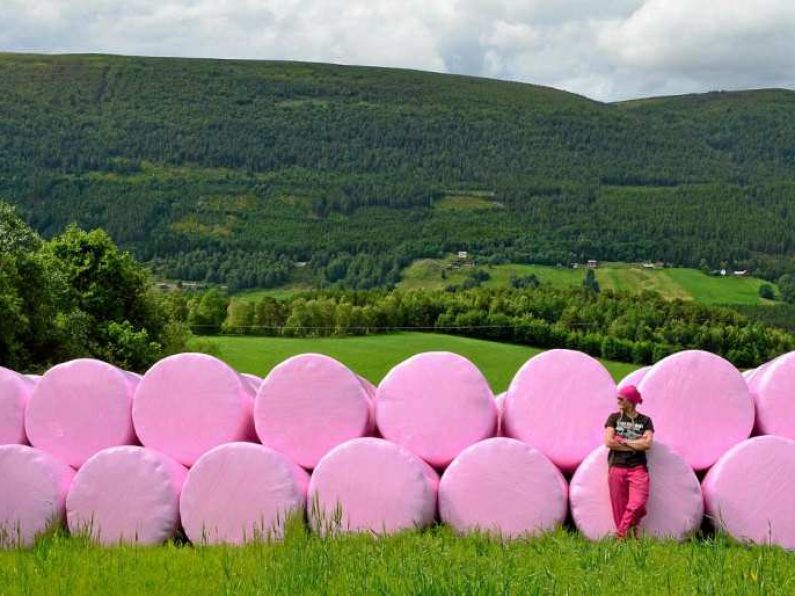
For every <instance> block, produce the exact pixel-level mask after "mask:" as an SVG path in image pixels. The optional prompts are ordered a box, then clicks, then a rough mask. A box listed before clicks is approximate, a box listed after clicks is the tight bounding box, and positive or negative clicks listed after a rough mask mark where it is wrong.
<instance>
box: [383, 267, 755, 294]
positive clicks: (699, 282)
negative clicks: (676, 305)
mask: <svg viewBox="0 0 795 596" xmlns="http://www.w3.org/2000/svg"><path fill="white" fill-rule="evenodd" d="M453 262H455V259H454V258H448V259H419V260H416V261H414V262H413V263H411V264H410V265H409V266H408V267H406V269H405V270H404V271H403V278H402V280H401V281H400V283H399V284H398V287H399V288H401V289H406V290H408V289H433V290H438V289H443V288H445V287H446V286H448V285H455V284H461V283H463V282H464V281H465V280H466V277H467V274H468V273H469V272H471V271H473V268H472V267H467V266H461V267H460V268H455V267H454V268H450V267H448V265H449V264H450V263H453ZM478 268H479V269H482V270H483V271H486V272H488V274H489V275H490V276H491V279H489V280H488V281H485V282H483V286H485V287H506V286H508V285H509V284H510V280H511V277H512V276H516V277H522V276H526V275H530V274H533V275H535V276H536V277H538V279H539V281H540V282H541V283H542V284H546V285H549V286H552V287H555V288H569V287H579V286H581V285H582V281H583V278H584V277H585V273H586V271H587V269H586V268H585V267H578V268H577V269H572V268H571V267H550V266H547V265H520V264H515V263H514V264H505V265H483V266H479V267H478ZM595 273H596V280H597V281H598V282H599V285H600V286H601V288H602V289H610V290H618V291H625V292H642V291H645V290H650V291H654V292H659V293H660V294H661V295H662V296H664V297H666V298H668V299H671V300H673V299H677V298H679V299H682V300H695V301H697V302H703V303H706V304H766V303H770V301H769V300H764V299H762V298H760V297H759V286H761V285H762V284H764V283H768V282H766V281H765V280H762V279H758V278H755V277H734V276H731V275H729V276H725V277H722V276H717V277H716V276H711V275H706V274H705V273H703V272H701V271H698V270H696V269H686V268H680V267H677V268H666V269H645V268H643V267H641V266H640V265H630V264H628V263H605V264H602V265H600V267H599V268H598V269H596V270H595Z"/></svg>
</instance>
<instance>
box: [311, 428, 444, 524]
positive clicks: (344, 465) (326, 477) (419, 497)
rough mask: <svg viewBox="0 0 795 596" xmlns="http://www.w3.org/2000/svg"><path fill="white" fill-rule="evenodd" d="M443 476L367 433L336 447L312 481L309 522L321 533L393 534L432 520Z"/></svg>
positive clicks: (398, 446) (406, 452)
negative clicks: (440, 476) (362, 436)
mask: <svg viewBox="0 0 795 596" xmlns="http://www.w3.org/2000/svg"><path fill="white" fill-rule="evenodd" d="M438 485H439V477H438V476H437V474H436V472H435V471H434V470H433V468H431V467H430V466H429V465H428V464H426V463H425V462H424V461H423V460H421V459H420V458H418V457H417V456H415V455H414V454H413V453H411V451H409V450H408V449H406V448H405V447H402V446H400V445H397V444H396V443H391V442H389V441H385V440H384V439H376V438H372V437H366V438H361V439H354V440H352V441H348V442H347V443H343V444H342V445H339V446H338V447H335V448H334V449H332V450H331V451H330V452H329V453H327V454H326V456H325V457H324V458H323V459H321V460H320V462H319V463H318V465H317V467H316V468H315V470H314V472H313V473H312V478H311V480H310V482H309V503H310V516H309V518H310V522H311V523H312V525H313V527H314V528H315V529H316V530H317V531H319V532H321V533H326V532H335V531H342V532H361V531H370V532H374V533H392V532H397V531H400V530H403V529H408V528H421V527H424V526H427V525H429V524H430V523H431V522H433V519H434V516H435V514H436V495H437V490H438Z"/></svg>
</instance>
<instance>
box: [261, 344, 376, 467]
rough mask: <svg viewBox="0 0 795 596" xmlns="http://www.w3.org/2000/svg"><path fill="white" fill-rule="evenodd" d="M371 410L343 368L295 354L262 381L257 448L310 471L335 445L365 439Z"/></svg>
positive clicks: (359, 385)
mask: <svg viewBox="0 0 795 596" xmlns="http://www.w3.org/2000/svg"><path fill="white" fill-rule="evenodd" d="M371 410H372V405H371V400H370V397H369V396H368V394H367V390H366V387H365V386H364V385H363V384H362V382H361V380H360V379H359V377H357V376H356V375H355V374H354V373H353V372H351V371H350V370H349V369H348V368H347V367H346V366H345V365H344V364H342V363H340V362H338V361H337V360H335V359H333V358H330V357H328V356H323V355H321V354H301V355H299V356H293V357H292V358H288V359H287V360H285V361H284V362H282V363H281V364H279V365H278V366H276V367H275V368H274V369H273V370H271V372H270V373H269V374H268V376H267V377H265V380H264V381H263V382H262V385H261V386H260V388H259V391H258V392H257V397H256V401H255V404H254V424H255V426H256V430H257V435H258V436H259V439H260V441H262V444H263V445H268V446H269V447H272V448H273V449H275V450H276V451H279V452H281V453H284V454H285V455H286V456H287V457H289V458H290V459H291V460H293V461H294V462H296V463H297V464H299V465H301V466H303V467H305V468H308V469H311V468H314V467H315V466H316V465H317V462H318V461H320V458H321V457H323V456H324V455H325V454H326V453H328V451H329V450H331V449H333V448H334V447H336V446H337V445H339V444H340V443H344V442H345V441H348V440H350V439H355V438H357V437H362V436H365V435H367V434H369V432H370V431H371V429H372V425H371V417H372V412H371Z"/></svg>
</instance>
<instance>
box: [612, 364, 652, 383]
mask: <svg viewBox="0 0 795 596" xmlns="http://www.w3.org/2000/svg"><path fill="white" fill-rule="evenodd" d="M650 370H651V366H644V367H643V368H638V369H636V370H633V371H632V372H631V373H629V374H628V375H627V376H625V377H624V378H623V379H621V380H620V381H619V382H618V387H617V388H618V389H621V388H623V387H627V386H629V385H635V387H637V386H638V385H639V384H640V381H641V379H642V378H643V377H645V376H646V373H647V372H649V371H650Z"/></svg>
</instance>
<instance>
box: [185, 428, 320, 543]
mask: <svg viewBox="0 0 795 596" xmlns="http://www.w3.org/2000/svg"><path fill="white" fill-rule="evenodd" d="M308 483H309V475H308V474H307V473H306V471H305V470H304V469H303V468H301V467H300V466H298V465H297V464H295V463H293V462H291V461H290V460H289V459H288V458H287V457H285V456H284V455H282V454H281V453H277V452H276V451H274V450H273V449H270V448H268V447H265V446H264V445H257V444H255V443H226V444H224V445H220V446H218V447H215V448H214V449H212V450H210V451H208V452H207V453H205V454H204V455H203V456H202V457H201V458H199V460H198V461H197V462H196V464H195V465H194V466H193V467H192V468H191V469H190V471H189V472H188V477H187V479H186V481H185V485H184V487H183V489H182V495H181V496H180V503H179V510H180V516H181V519H182V527H183V528H184V529H185V534H186V535H187V536H188V538H189V539H190V541H191V542H193V543H194V544H219V543H227V544H243V543H246V542H252V541H270V540H279V539H281V538H282V537H283V535H284V529H285V524H286V522H287V520H288V519H289V518H290V517H291V516H296V515H297V516H299V517H301V518H303V516H304V512H305V509H304V508H305V505H306V491H307V485H308Z"/></svg>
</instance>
